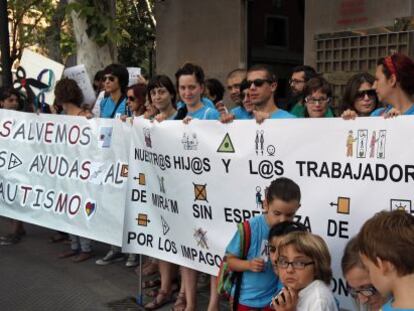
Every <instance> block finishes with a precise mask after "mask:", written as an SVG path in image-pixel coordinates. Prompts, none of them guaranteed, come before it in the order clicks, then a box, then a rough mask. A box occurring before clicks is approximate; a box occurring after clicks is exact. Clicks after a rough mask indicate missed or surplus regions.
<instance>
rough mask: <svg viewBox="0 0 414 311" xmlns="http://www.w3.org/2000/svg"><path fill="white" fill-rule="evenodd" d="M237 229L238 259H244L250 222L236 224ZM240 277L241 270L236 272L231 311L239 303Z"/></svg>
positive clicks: (247, 245) (247, 250) (247, 246)
mask: <svg viewBox="0 0 414 311" xmlns="http://www.w3.org/2000/svg"><path fill="white" fill-rule="evenodd" d="M237 229H238V230H239V234H240V259H243V260H246V259H247V254H248V253H249V248H250V242H251V229H250V223H249V222H248V221H244V222H243V223H241V224H238V225H237ZM242 279H243V272H239V273H238V274H237V278H236V288H235V290H234V297H233V311H236V310H237V307H238V305H239V298H240V288H241V283H242Z"/></svg>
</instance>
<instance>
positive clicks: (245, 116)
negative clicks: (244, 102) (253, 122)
mask: <svg viewBox="0 0 414 311" xmlns="http://www.w3.org/2000/svg"><path fill="white" fill-rule="evenodd" d="M230 113H231V114H233V115H234V117H235V118H236V120H250V119H252V118H253V116H252V114H251V113H250V112H247V110H246V109H244V107H242V106H238V107H235V108H233V109H232V110H230Z"/></svg>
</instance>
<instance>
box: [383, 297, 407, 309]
mask: <svg viewBox="0 0 414 311" xmlns="http://www.w3.org/2000/svg"><path fill="white" fill-rule="evenodd" d="M393 302H394V301H393V300H392V299H391V300H388V302H387V303H386V304H385V305H383V306H382V307H381V309H380V311H413V310H414V308H410V309H400V308H394V307H393V306H392V303H393Z"/></svg>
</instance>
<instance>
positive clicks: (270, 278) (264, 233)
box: [226, 215, 278, 308]
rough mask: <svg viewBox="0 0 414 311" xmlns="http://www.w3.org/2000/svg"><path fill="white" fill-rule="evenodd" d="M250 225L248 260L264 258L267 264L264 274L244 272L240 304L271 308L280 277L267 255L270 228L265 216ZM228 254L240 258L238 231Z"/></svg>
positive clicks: (255, 219)
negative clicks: (274, 270)
mask: <svg viewBox="0 0 414 311" xmlns="http://www.w3.org/2000/svg"><path fill="white" fill-rule="evenodd" d="M249 223H250V228H251V240H250V248H249V252H248V253H247V260H252V259H254V258H257V257H262V258H263V259H265V261H266V263H265V269H264V271H262V272H252V271H244V272H243V278H242V283H241V287H240V298H239V302H240V303H241V304H242V305H245V306H249V307H253V308H264V307H266V306H269V304H270V302H271V300H272V296H273V295H274V294H275V293H276V291H277V288H278V277H277V276H276V275H275V273H274V272H273V268H272V263H271V262H270V260H269V258H268V255H267V238H268V237H269V230H270V228H269V225H268V224H267V222H266V219H265V216H264V215H260V216H257V217H253V218H251V219H250V220H249ZM226 253H229V254H232V255H235V256H237V257H240V234H239V232H238V231H237V232H236V233H235V235H234V236H233V238H232V240H231V241H230V243H229V245H228V246H227V248H226Z"/></svg>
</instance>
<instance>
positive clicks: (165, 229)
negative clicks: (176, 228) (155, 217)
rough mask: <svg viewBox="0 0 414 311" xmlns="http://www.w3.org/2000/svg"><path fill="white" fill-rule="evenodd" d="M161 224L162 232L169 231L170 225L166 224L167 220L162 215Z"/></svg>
mask: <svg viewBox="0 0 414 311" xmlns="http://www.w3.org/2000/svg"><path fill="white" fill-rule="evenodd" d="M161 224H162V234H164V235H166V234H167V233H168V231H170V226H169V225H168V223H167V221H166V220H165V219H164V217H162V216H161Z"/></svg>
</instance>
